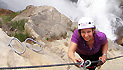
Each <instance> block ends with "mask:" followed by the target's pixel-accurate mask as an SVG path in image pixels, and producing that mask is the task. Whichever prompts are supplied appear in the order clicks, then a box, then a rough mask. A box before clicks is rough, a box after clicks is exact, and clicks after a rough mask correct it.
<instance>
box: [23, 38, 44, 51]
mask: <svg viewBox="0 0 123 70" xmlns="http://www.w3.org/2000/svg"><path fill="white" fill-rule="evenodd" d="M27 40H31V41H33V42H34V43H36V44H38V45H40V46H41V48H40V49H39V50H36V49H33V48H31V47H30V46H28V45H27V44H26V42H27ZM25 44H26V46H27V47H28V48H30V49H32V50H33V51H35V52H39V51H41V50H42V48H43V47H42V44H40V43H38V42H36V41H34V40H33V39H31V38H27V39H26V40H25Z"/></svg>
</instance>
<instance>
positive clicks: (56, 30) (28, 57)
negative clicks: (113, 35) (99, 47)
mask: <svg viewBox="0 0 123 70" xmlns="http://www.w3.org/2000/svg"><path fill="white" fill-rule="evenodd" d="M21 19H28V22H27V23H26V24H25V29H26V31H28V32H30V34H31V35H32V36H34V37H36V41H38V42H39V43H41V44H42V45H43V49H42V50H41V51H40V52H34V51H32V50H31V49H29V48H27V47H26V51H25V53H24V54H21V55H18V54H17V53H15V52H14V51H13V50H12V48H11V47H9V46H8V44H9V41H10V40H11V39H12V38H11V37H9V36H7V34H5V32H3V31H2V29H0V34H1V36H0V44H1V45H0V47H1V49H0V51H1V53H0V55H1V57H0V60H1V63H0V66H1V67H6V66H7V67H16V66H31V65H32V66H34V65H49V64H62V63H72V61H71V60H70V59H69V58H68V57H67V51H68V48H69V44H70V39H71V35H72V31H73V30H75V29H76V28H77V23H76V22H74V23H73V22H71V21H70V20H69V19H68V18H67V17H65V16H64V15H62V14H60V13H59V12H58V11H57V10H56V9H55V8H53V7H49V6H39V7H37V6H28V7H27V8H26V9H25V10H24V11H23V12H22V13H21V14H20V15H18V16H16V17H15V18H14V19H13V20H12V21H14V20H21ZM64 36H65V37H66V38H63V37H64ZM46 38H51V39H52V38H53V39H59V40H53V41H47V40H44V39H46ZM108 42H109V49H108V58H113V57H116V56H120V55H122V54H123V47H122V46H119V45H117V44H116V43H113V42H112V41H111V40H108ZM22 44H23V45H25V44H24V42H23V43H22ZM12 45H13V46H14V48H15V49H16V50H18V51H22V50H23V48H22V46H21V45H20V44H19V43H18V42H17V41H16V40H13V41H12ZM31 45H34V44H31ZM76 56H77V57H79V56H78V54H76ZM122 61H123V58H120V59H114V60H110V61H107V62H106V63H105V64H104V65H103V66H102V67H101V70H116V69H117V70H122V69H123V67H122V66H123V64H122ZM25 70H28V69H25ZM34 70H80V68H77V67H75V66H74V65H72V66H60V67H47V68H34Z"/></svg>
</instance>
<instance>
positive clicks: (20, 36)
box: [14, 33, 29, 42]
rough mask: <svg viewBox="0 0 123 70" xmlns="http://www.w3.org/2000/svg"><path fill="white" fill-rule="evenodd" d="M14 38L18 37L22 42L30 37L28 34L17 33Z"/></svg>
mask: <svg viewBox="0 0 123 70" xmlns="http://www.w3.org/2000/svg"><path fill="white" fill-rule="evenodd" d="M14 37H16V38H17V39H18V40H20V41H21V42H22V41H24V40H26V39H27V38H28V37H29V34H28V33H25V34H24V33H15V35H14Z"/></svg>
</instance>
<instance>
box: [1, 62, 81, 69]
mask: <svg viewBox="0 0 123 70" xmlns="http://www.w3.org/2000/svg"><path fill="white" fill-rule="evenodd" d="M65 65H80V63H68V64H54V65H39V66H20V67H1V68H0V69H23V68H39V67H53V66H65Z"/></svg>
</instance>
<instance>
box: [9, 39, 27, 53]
mask: <svg viewBox="0 0 123 70" xmlns="http://www.w3.org/2000/svg"><path fill="white" fill-rule="evenodd" d="M12 40H17V41H18V42H19V43H20V44H21V45H22V46H23V48H24V50H23V52H18V51H17V50H15V48H14V47H13V45H12V44H11V42H12ZM8 46H11V47H12V50H13V51H14V52H15V53H17V54H19V55H20V54H23V53H24V52H25V51H26V47H25V46H24V45H23V44H22V43H21V42H20V41H19V40H18V39H17V38H12V39H11V40H10V42H9V45H8Z"/></svg>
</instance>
